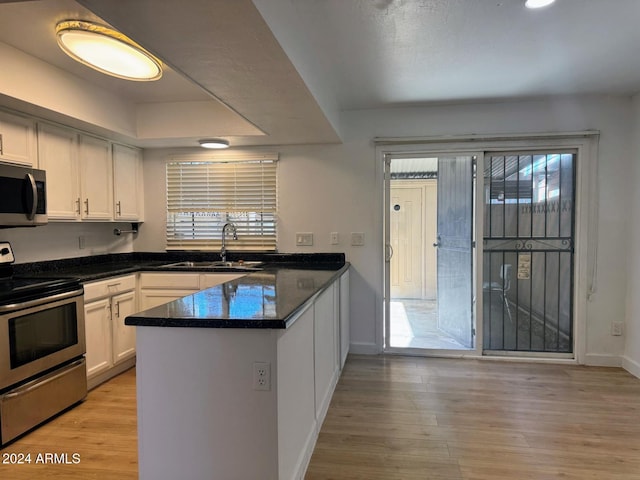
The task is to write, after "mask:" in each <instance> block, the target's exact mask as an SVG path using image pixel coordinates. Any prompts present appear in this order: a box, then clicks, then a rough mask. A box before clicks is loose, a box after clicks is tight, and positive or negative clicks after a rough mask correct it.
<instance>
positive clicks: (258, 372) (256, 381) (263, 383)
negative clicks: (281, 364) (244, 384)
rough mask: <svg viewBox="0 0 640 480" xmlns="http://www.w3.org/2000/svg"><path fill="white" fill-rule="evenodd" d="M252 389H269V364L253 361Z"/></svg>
mask: <svg viewBox="0 0 640 480" xmlns="http://www.w3.org/2000/svg"><path fill="white" fill-rule="evenodd" d="M253 389H254V390H271V364H270V363H268V362H255V363H254V364H253Z"/></svg>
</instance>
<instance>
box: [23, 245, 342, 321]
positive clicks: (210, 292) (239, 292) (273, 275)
mask: <svg viewBox="0 0 640 480" xmlns="http://www.w3.org/2000/svg"><path fill="white" fill-rule="evenodd" d="M216 257H217V254H216V253H212V252H167V253H155V252H152V253H123V254H109V255H96V256H90V257H79V258H71V259H62V260H52V261H46V262H34V263H26V264H17V265H14V266H13V267H14V273H15V275H21V276H31V277H41V278H75V279H78V280H79V281H81V282H83V283H86V282H91V281H96V280H100V279H103V278H108V277H114V276H118V275H127V274H130V273H136V272H139V271H169V272H197V273H233V272H237V273H246V275H244V276H243V277H241V278H238V279H236V280H232V281H230V282H227V283H224V284H222V285H218V286H215V287H212V288H208V289H206V290H202V291H200V292H197V293H195V294H193V295H189V296H187V297H184V298H181V299H179V300H176V301H173V302H170V303H167V304H165V305H160V306H158V307H155V308H151V309H149V310H145V311H143V312H139V313H137V314H135V315H132V316H129V317H127V318H126V321H125V323H126V324H127V325H137V326H162V327H196V328H202V327H205V328H287V327H288V326H289V325H290V324H291V322H292V320H293V319H294V317H295V313H296V312H298V311H299V310H300V309H301V308H303V307H304V305H305V304H306V303H307V302H308V301H310V300H311V299H312V298H313V297H314V296H315V295H316V294H318V293H320V292H322V291H323V290H324V289H325V288H327V287H328V286H329V285H331V283H333V281H334V280H335V279H336V278H338V277H339V276H340V275H341V274H342V273H343V272H344V271H345V270H346V269H348V268H349V264H348V263H346V262H345V258H344V254H342V253H314V254H281V253H266V254H265V253H260V252H256V253H239V252H230V253H229V258H228V259H229V260H232V261H238V260H245V261H260V262H263V265H262V266H261V270H258V271H256V270H253V269H243V268H233V267H229V268H227V267H225V268H219V267H218V268H197V269H193V268H189V267H176V266H171V264H172V263H175V262H184V261H192V262H201V261H215V260H217V258H216Z"/></svg>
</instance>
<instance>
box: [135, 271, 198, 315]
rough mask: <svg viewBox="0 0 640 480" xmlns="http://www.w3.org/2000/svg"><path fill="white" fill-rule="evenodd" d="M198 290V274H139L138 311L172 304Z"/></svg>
mask: <svg viewBox="0 0 640 480" xmlns="http://www.w3.org/2000/svg"><path fill="white" fill-rule="evenodd" d="M198 290H200V275H199V274H198V273H160V272H158V273H141V274H140V310H147V309H149V308H153V307H157V306H158V305H163V304H165V303H168V302H172V301H174V300H177V299H179V298H182V297H186V296H187V295H191V294H192V293H196V292H197V291H198Z"/></svg>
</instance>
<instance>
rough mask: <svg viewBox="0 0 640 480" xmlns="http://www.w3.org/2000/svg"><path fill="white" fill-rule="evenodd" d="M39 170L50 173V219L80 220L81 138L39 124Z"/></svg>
mask: <svg viewBox="0 0 640 480" xmlns="http://www.w3.org/2000/svg"><path fill="white" fill-rule="evenodd" d="M38 158H39V168H41V169H42V170H46V172H47V212H48V214H49V219H50V220H76V219H78V218H80V183H79V181H78V177H79V174H80V173H79V170H78V135H77V133H76V132H74V131H73V130H69V129H66V128H60V127H56V126H53V125H49V124H45V123H40V124H38Z"/></svg>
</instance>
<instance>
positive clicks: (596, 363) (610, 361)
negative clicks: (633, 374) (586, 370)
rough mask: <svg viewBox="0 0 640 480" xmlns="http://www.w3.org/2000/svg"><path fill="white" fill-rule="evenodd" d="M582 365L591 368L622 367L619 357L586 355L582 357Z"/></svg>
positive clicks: (595, 354) (600, 354) (599, 354)
mask: <svg viewBox="0 0 640 480" xmlns="http://www.w3.org/2000/svg"><path fill="white" fill-rule="evenodd" d="M584 364H585V365H589V366H592V367H622V358H620V356H619V355H607V354H602V353H587V354H586V355H585V356H584Z"/></svg>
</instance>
